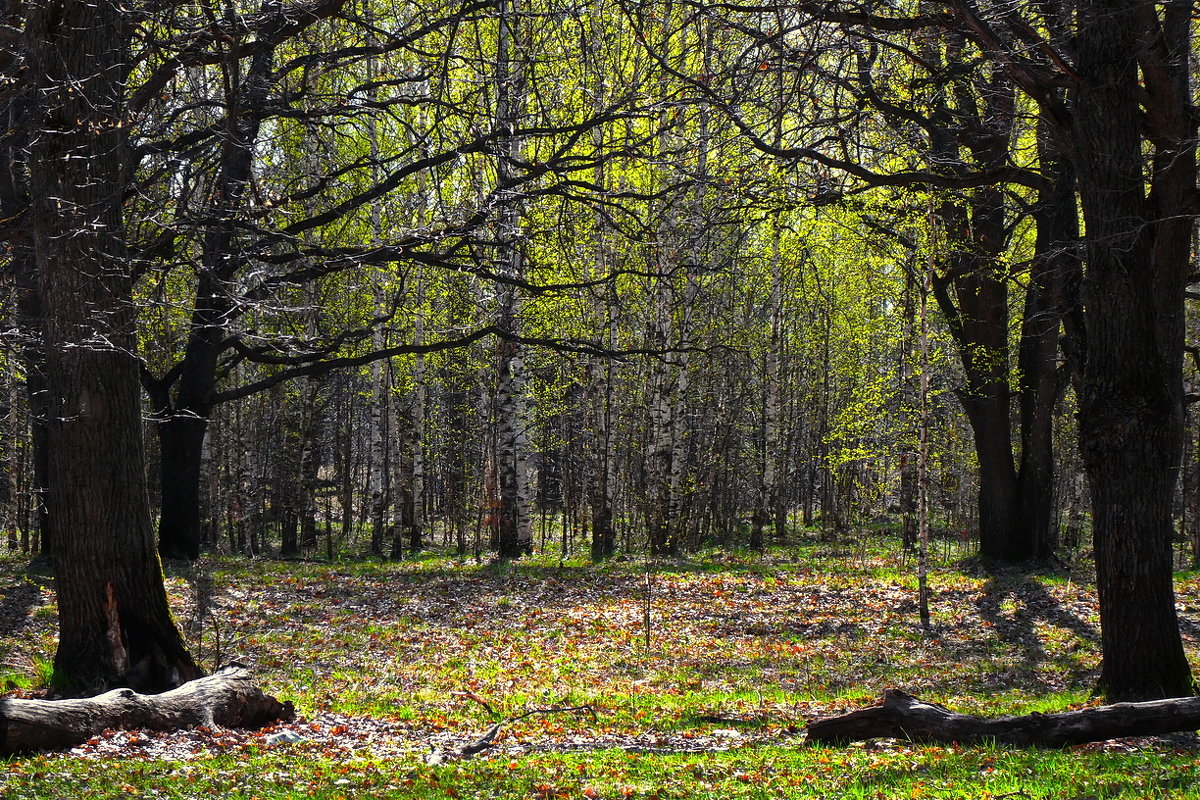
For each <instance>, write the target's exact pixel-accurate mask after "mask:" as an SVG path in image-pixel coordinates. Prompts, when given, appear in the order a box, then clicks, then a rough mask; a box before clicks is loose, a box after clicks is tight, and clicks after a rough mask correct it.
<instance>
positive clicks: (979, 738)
mask: <svg viewBox="0 0 1200 800" xmlns="http://www.w3.org/2000/svg"><path fill="white" fill-rule="evenodd" d="M1197 729H1200V697H1176V698H1171V699H1167V700H1150V701H1146V702H1140V703H1114V704H1113V705H1108V706H1099V707H1096V708H1084V709H1080V710H1078V711H1063V712H1059V713H1055V714H1040V713H1037V712H1035V713H1033V714H1025V715H1023V716H1012V717H990V718H989V717H977V716H972V715H970V714H958V713H955V712H953V711H951V710H950V709H948V708H946V707H945V706H941V705H938V704H937V703H930V702H927V701H924V700H920V699H918V698H916V697H913V696H912V695H910V694H907V693H905V692H902V691H900V690H899V689H887V690H885V691H884V693H883V702H882V703H880V704H878V705H874V706H870V707H868V708H861V709H859V710H857V711H851V712H850V713H848V714H843V715H841V716H838V717H830V718H828V719H823V720H816V721H813V722H810V723H809V724H808V729H807V730H808V741H809V742H810V743H814V744H817V743H828V744H845V743H847V742H853V741H862V740H864V739H879V738H897V739H908V740H911V741H915V742H945V743H951V742H957V743H959V744H973V743H982V742H996V743H998V744H1006V745H1015V746H1018V747H1031V746H1032V747H1067V746H1069V745H1074V744H1083V743H1085V742H1100V741H1104V740H1106V739H1116V738H1118V737H1122V736H1154V735H1157V734H1162V733H1175V732H1179V731H1195V730H1197Z"/></svg>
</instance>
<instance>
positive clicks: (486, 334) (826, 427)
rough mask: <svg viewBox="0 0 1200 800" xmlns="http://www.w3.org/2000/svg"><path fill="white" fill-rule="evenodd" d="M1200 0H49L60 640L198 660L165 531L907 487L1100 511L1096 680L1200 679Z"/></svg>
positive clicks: (651, 507) (301, 528)
mask: <svg viewBox="0 0 1200 800" xmlns="http://www.w3.org/2000/svg"><path fill="white" fill-rule="evenodd" d="M1190 9H1191V6H1190V4H1187V3H1168V4H1153V3H1143V2H1126V3H1112V4H1105V3H1098V2H1096V3H1093V2H1079V3H1077V4H1063V5H1061V7H1056V8H1054V9H1049V8H1045V7H1041V6H1036V7H1034V6H1031V7H1029V8H1023V7H1018V6H1007V5H1006V6H1003V7H1000V6H997V7H991V6H976V5H975V4H973V3H969V2H949V3H944V4H929V5H924V4H918V5H913V6H912V7H911V8H909V7H903V6H893V5H883V4H825V5H812V6H810V5H808V4H804V3H801V4H786V5H779V6H773V5H769V4H768V5H762V4H753V5H742V4H738V3H725V4H718V5H712V4H707V3H699V4H693V3H687V2H670V3H654V4H649V3H647V4H636V3H614V4H605V3H600V2H593V3H583V4H556V3H554V2H551V3H547V4H545V5H539V4H537V3H534V2H531V1H530V0H522V1H520V2H517V1H515V0H512V1H510V0H499V1H498V2H478V3H453V4H445V5H438V4H435V3H422V4H414V5H396V6H388V5H385V4H378V3H364V4H354V3H349V2H332V1H330V2H313V3H301V4H287V3H283V2H280V1H279V0H268V1H267V2H264V3H262V4H261V5H260V6H253V7H244V8H243V7H239V6H237V5H235V4H226V5H223V6H220V7H217V6H213V5H209V4H200V5H197V6H175V5H170V6H164V7H162V8H159V7H157V6H155V7H153V8H145V9H137V10H132V9H127V8H124V7H120V6H116V5H107V4H103V3H101V4H82V3H73V2H65V3H49V4H33V5H31V6H28V7H25V6H16V5H14V6H13V7H12V8H10V9H8V16H9V25H8V27H6V28H5V33H4V41H5V42H6V44H5V45H4V58H3V62H4V65H3V66H4V69H5V70H6V72H5V74H6V76H7V78H6V84H5V85H6V87H7V88H6V90H5V91H6V94H5V102H6V103H7V106H6V108H7V113H8V115H9V119H10V125H9V128H8V130H7V132H6V133H5V135H4V139H3V142H4V147H5V151H4V152H5V154H6V155H5V158H6V166H7V169H6V171H5V180H4V185H3V186H2V187H0V205H3V206H4V209H3V211H4V214H3V216H4V218H5V220H6V222H5V225H6V242H7V246H8V250H7V259H8V260H7V271H6V274H7V276H8V278H9V280H8V283H7V284H6V286H7V289H8V295H7V304H6V306H5V309H6V313H7V315H8V320H9V323H8V324H9V327H8V331H7V336H6V337H5V341H6V343H7V344H8V347H7V349H6V350H5V352H4V361H3V374H2V375H0V380H3V382H4V386H3V393H4V395H5V396H6V397H7V404H6V406H5V414H4V420H5V423H6V425H7V431H6V435H5V436H4V437H3V439H2V440H0V444H2V446H3V454H2V455H3V458H4V459H5V460H6V463H7V467H8V468H7V470H6V476H7V480H6V481H5V482H4V483H3V484H2V488H3V492H4V495H3V498H0V499H2V500H3V502H2V504H0V513H2V514H3V521H4V529H5V531H6V532H7V543H8V545H9V548H10V549H11V550H14V551H19V552H21V553H24V554H32V553H34V552H40V553H42V554H44V555H46V556H48V557H53V561H54V564H55V570H56V580H57V581H58V588H59V593H60V595H59V605H60V608H59V611H60V614H62V618H63V620H64V621H65V622H64V625H63V629H62V631H63V634H62V635H63V638H62V639H60V644H59V656H58V658H57V659H56V661H57V667H58V673H59V679H60V680H61V681H66V682H67V683H73V684H74V685H75V687H76V689H78V688H79V687H81V686H83V685H85V684H87V685H97V686H100V685H113V684H114V682H115V681H116V680H117V679H127V678H128V677H129V675H130V674H131V665H132V666H136V665H138V664H142V667H139V668H144V669H143V673H139V674H144V675H148V676H151V677H150V678H149V679H148V684H151V685H152V684H155V683H157V684H160V685H168V684H171V683H172V682H174V679H175V678H179V677H187V676H189V675H190V674H194V673H197V672H198V669H197V667H196V664H195V663H194V660H193V659H192V658H191V657H190V656H189V655H188V654H187V653H186V650H185V649H184V647H183V645H182V642H181V641H180V639H179V636H178V634H177V633H175V632H173V626H172V625H171V624H170V623H169V615H168V614H167V611H166V603H165V596H162V594H161V592H162V589H161V580H162V579H161V573H160V572H159V567H158V558H157V557H156V556H155V555H154V551H155V550H159V551H160V552H161V554H162V556H164V557H166V558H169V559H182V560H185V561H188V560H194V559H196V558H197V557H198V556H199V555H200V553H201V552H223V553H240V554H246V555H251V556H261V555H267V554H271V555H281V556H284V557H295V556H300V555H309V556H321V557H323V558H326V559H333V558H338V557H342V556H344V555H345V554H346V553H348V552H363V551H365V552H369V553H372V554H375V555H382V556H388V557H391V558H400V557H402V556H405V555H408V554H415V553H417V552H419V551H421V550H422V549H423V548H427V547H430V546H436V547H439V548H440V547H447V548H451V549H453V550H455V551H456V552H458V553H459V554H460V555H468V554H470V555H474V556H476V557H484V556H485V554H490V553H493V552H494V553H495V554H496V555H498V556H499V557H500V558H502V559H508V558H513V557H518V556H521V555H525V554H528V553H530V552H531V551H533V550H534V549H535V548H537V549H541V550H550V549H554V550H556V551H557V552H559V553H560V554H561V555H562V557H563V558H568V557H571V556H572V555H574V554H576V553H577V552H579V551H580V550H585V551H586V552H587V553H588V554H589V555H590V556H591V557H592V558H594V559H596V560H601V559H604V558H608V557H612V556H614V555H615V554H617V553H618V552H624V553H643V552H645V553H648V554H650V555H651V556H653V557H655V558H670V557H677V556H680V555H682V554H685V553H688V552H694V551H697V550H699V549H701V548H704V547H710V546H713V545H717V546H742V545H745V546H748V547H749V548H751V549H754V550H760V551H761V550H764V549H766V548H767V547H768V546H770V545H772V544H775V545H778V544H782V543H784V542H788V541H792V540H794V538H795V537H796V536H797V535H798V533H799V532H800V531H802V530H804V531H813V530H817V531H819V532H820V533H819V535H820V536H821V537H824V538H825V539H828V540H831V541H836V540H839V539H841V538H844V537H847V536H854V537H858V536H863V535H866V534H865V532H867V531H873V530H876V529H886V528H889V527H890V528H894V529H895V530H896V531H897V532H898V535H899V539H900V546H901V547H916V546H918V544H919V545H920V547H921V549H922V550H925V549H926V548H927V547H928V543H929V541H930V537H933V538H935V539H940V540H942V541H956V542H962V541H967V542H975V541H977V542H978V553H979V557H980V559H981V562H982V563H984V564H986V565H988V566H989V567H996V566H997V565H999V566H1001V567H1002V566H1004V565H1014V564H1015V565H1020V564H1029V563H1034V562H1040V563H1042V564H1047V563H1049V564H1054V563H1058V564H1066V563H1074V562H1075V560H1076V559H1077V558H1084V559H1094V564H1095V569H1096V580H1097V586H1098V589H1099V596H1098V601H1099V616H1100V622H1101V627H1102V629H1103V636H1102V638H1101V649H1102V651H1103V662H1102V664H1103V666H1102V671H1101V673H1100V675H1099V676H1098V680H1099V684H1100V686H1101V687H1102V688H1103V690H1104V691H1105V692H1106V693H1107V695H1108V696H1109V697H1110V698H1112V699H1140V698H1145V697H1161V696H1174V695H1182V694H1188V693H1190V692H1191V691H1192V681H1191V673H1190V669H1189V668H1188V664H1187V659H1186V657H1185V655H1184V650H1183V646H1182V641H1181V638H1180V634H1179V621H1178V619H1177V617H1176V611H1175V601H1174V595H1173V590H1172V569H1173V566H1174V564H1175V561H1176V559H1179V560H1180V563H1186V562H1188V561H1189V560H1190V561H1191V562H1195V561H1196V559H1197V558H1200V521H1198V520H1200V507H1198V501H1197V498H1198V497H1200V470H1198V469H1197V459H1196V457H1195V442H1196V441H1197V438H1198V436H1200V430H1198V429H1197V427H1196V425H1195V422H1194V420H1192V419H1191V417H1190V416H1188V415H1187V414H1186V413H1185V410H1186V407H1187V405H1188V403H1189V402H1190V400H1191V397H1192V395H1193V394H1194V392H1193V391H1192V390H1191V387H1192V385H1193V384H1194V382H1195V380H1196V375H1195V373H1194V370H1193V367H1194V366H1195V364H1193V363H1191V361H1189V360H1187V359H1186V358H1185V357H1186V356H1188V354H1194V352H1195V351H1194V347H1193V345H1192V342H1193V341H1194V339H1193V332H1194V329H1195V325H1196V323H1195V314H1194V313H1192V311H1191V310H1190V309H1189V308H1188V307H1187V306H1186V298H1187V297H1188V296H1189V293H1190V292H1191V289H1190V288H1189V287H1190V286H1191V281H1192V280H1193V274H1194V268H1193V253H1192V238H1193V224H1192V219H1193V216H1194V213H1195V208H1197V205H1196V201H1197V196H1196V194H1197V193H1196V179H1195V135H1194V134H1195V113H1194V109H1193V108H1192V91H1191V63H1192V50H1193V47H1192V39H1191V37H1192V34H1191V27H1190V26H1191V13H1190ZM97 10H99V11H100V12H102V13H98V12H97ZM81 431H83V433H80V432H81ZM143 433H144V438H143ZM143 442H144V446H143ZM147 476H149V477H147ZM147 487H149V491H147ZM1089 511H1090V512H1091V513H1090V514H1089V513H1088V512H1089ZM155 518H156V519H157V520H158V523H157V533H156V534H155V533H154V532H153V531H152V530H151V526H150V520H151V519H155ZM1089 545H1094V546H1092V547H1089ZM1176 545H1177V546H1178V547H1176ZM1176 549H1178V553H1176ZM110 563H111V565H113V566H119V567H120V569H117V570H116V573H120V574H119V575H115V576H114V575H105V574H102V573H103V571H104V570H108V569H110V566H108V565H110ZM925 563H926V561H925V559H922V560H921V561H920V564H921V565H922V567H921V569H922V574H921V577H922V587H921V588H922V597H923V598H926V599H927V592H926V590H927V587H926V586H925V582H924V580H923V578H924V572H923V568H924V567H923V565H924V564H925ZM97 564H100V565H101V566H100V567H99V568H98V567H97V566H96V565H97ZM97 570H99V571H97ZM130 576H134V577H130ZM106 585H107V586H109V587H110V588H109V589H108V592H109V594H108V595H107V597H108V600H107V601H105V599H104V598H105V594H104V589H103V587H104V586H106ZM64 587H72V589H75V590H78V591H70V592H67V593H66V594H63V588H64ZM111 587H116V588H115V589H114V588H111ZM114 597H116V598H117V600H118V601H119V602H118V605H119V606H120V608H121V609H122V613H125V610H126V609H130V613H131V619H133V618H135V617H136V619H137V620H139V621H137V622H121V626H122V628H121V630H122V635H123V636H126V637H127V640H126V642H125V645H124V646H123V648H117V652H115V653H114V652H108V653H107V654H104V653H101V652H100V651H103V650H104V649H105V648H106V647H107V645H103V644H100V643H101V642H102V640H103V639H104V636H105V630H106V629H107V628H106V626H108V625H109V624H110V623H108V622H106V620H107V619H109V618H110V617H106V616H105V614H108V613H110V612H109V611H105V609H107V608H109V605H111V604H112V603H113V602H114V601H113V598H114ZM106 602H107V603H108V604H109V605H106ZM146 609H149V610H146ZM100 612H104V613H100ZM143 650H144V651H145V652H146V653H148V654H149V655H145V656H144V657H143V653H142V651H143ZM92 651H97V653H98V655H96V656H95V657H94V658H93V657H92V656H91V655H90V653H91V652H92ZM81 654H89V655H86V656H85V657H83V659H82V661H83V662H84V663H85V664H86V666H84V667H79V666H78V664H79V663H80V658H81ZM72 662H74V663H75V664H76V667H75V672H74V674H73V675H72V676H71V677H69V678H68V677H64V676H66V675H67V673H68V670H67V669H66V667H67V664H68V663H72ZM1148 665H1149V666H1148Z"/></svg>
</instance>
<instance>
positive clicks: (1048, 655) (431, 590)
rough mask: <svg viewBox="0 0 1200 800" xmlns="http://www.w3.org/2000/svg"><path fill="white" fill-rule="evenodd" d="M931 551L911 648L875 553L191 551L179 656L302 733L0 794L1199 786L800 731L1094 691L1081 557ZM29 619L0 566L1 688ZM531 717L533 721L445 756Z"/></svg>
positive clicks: (35, 659) (125, 763) (1061, 703)
mask: <svg viewBox="0 0 1200 800" xmlns="http://www.w3.org/2000/svg"><path fill="white" fill-rule="evenodd" d="M941 555H942V556H943V558H944V561H943V563H941V564H939V565H938V566H937V568H936V569H935V570H934V571H933V572H932V574H931V586H932V592H933V601H932V616H933V623H934V625H933V629H932V630H931V631H929V632H926V631H923V630H922V629H921V627H920V625H919V623H918V615H917V605H916V591H915V589H916V579H915V577H914V574H913V573H914V568H913V567H914V565H913V564H912V563H911V559H906V558H903V557H901V556H900V555H899V554H898V549H897V547H896V543H895V542H894V541H893V540H890V539H886V538H880V539H878V540H869V541H859V542H857V543H856V544H853V545H836V544H820V543H816V542H809V543H806V544H798V545H795V546H791V547H786V548H779V549H776V550H773V551H772V552H771V553H770V554H768V555H766V556H758V555H754V554H747V553H727V552H721V551H709V552H705V553H702V554H699V555H696V556H694V557H690V558H687V559H679V560H658V561H653V562H649V563H647V562H644V561H642V560H641V559H630V560H624V559H619V560H614V561H611V562H609V563H606V564H603V565H598V566H597V565H591V564H590V563H587V562H586V561H585V560H580V559H566V560H560V559H558V558H557V557H551V556H544V555H543V556H535V557H531V558H528V559H525V560H522V561H518V562H515V563H513V564H477V563H475V562H474V561H472V560H469V559H468V560H463V559H456V558H454V557H450V556H446V555H439V554H430V555H427V556H424V557H422V558H420V559H416V560H409V561H404V562H399V563H391V564H383V563H379V562H374V561H346V562H338V563H319V562H298V561H273V560H254V561H247V560H243V559H228V558H212V559H206V560H204V561H202V562H201V563H200V564H198V565H197V566H196V567H195V568H188V569H181V568H172V569H171V570H170V575H169V578H168V584H169V589H170V591H171V595H172V602H173V603H174V604H175V610H176V614H177V616H178V619H179V621H180V624H181V626H182V627H183V628H184V630H185V631H186V634H187V636H188V638H189V639H190V641H191V643H192V649H193V653H195V654H196V655H197V656H198V657H199V658H200V659H201V660H202V662H203V663H204V666H205V667H207V668H213V667H215V666H217V665H219V664H220V663H225V662H227V661H230V660H238V661H241V662H243V663H246V664H249V665H252V666H253V668H254V669H255V671H256V673H257V675H258V677H259V679H260V681H261V683H262V685H263V686H264V688H266V689H267V690H268V691H270V692H271V693H273V694H275V695H277V696H278V697H280V698H281V699H291V700H293V701H294V702H295V703H296V706H297V708H298V710H299V717H298V718H297V719H296V720H295V721H293V722H290V723H287V724H285V725H280V726H276V727H273V728H269V729H267V730H263V731H253V732H250V731H228V730H215V731H209V730H188V731H179V732H175V733H167V734H158V733H153V734H151V733H145V732H137V731H110V732H107V733H106V734H105V735H103V736H99V737H96V738H95V739H93V740H92V741H90V742H88V743H86V744H84V745H82V746H80V747H78V748H75V749H74V750H71V751H70V752H68V753H61V754H49V755H38V756H31V757H23V758H18V759H13V760H11V761H9V762H7V763H6V764H5V769H4V770H3V771H2V774H0V797H3V798H8V797H13V798H16V797H38V798H52V797H63V798H67V797H129V796H142V797H163V798H218V797H220V798H225V797H229V798H245V799H246V800H249V799H250V798H264V799H265V798H292V797H329V798H358V797H363V798H366V797H381V796H394V797H463V798H467V797H479V798H484V797H486V798H534V799H535V800H553V798H580V797H582V798H591V800H595V799H596V798H639V799H641V798H645V799H646V800H668V798H693V797H694V798H705V797H713V798H718V797H719V798H732V799H734V800H737V798H759V797H829V798H876V797H879V798H892V797H944V798H952V797H953V798H959V797H963V798H965V797H971V798H987V797H991V798H1001V797H1004V798H1051V797H1053V798H1071V799H1072V800H1084V799H1085V798H1110V797H1111V798H1118V797H1120V798H1148V797H1200V742H1198V740H1197V739H1196V737H1195V736H1193V735H1191V734H1186V735H1175V736H1168V737H1147V738H1142V739H1125V740H1116V741H1112V742H1106V743H1099V744H1093V745H1085V746H1080V747H1074V748H1069V749H1065V750H1018V749H1006V748H998V747H961V748H960V747H943V746H938V747H931V746H923V745H914V744H911V743H906V742H900V741H894V740H888V741H877V742H868V743H863V744H859V745H856V746H851V747H845V748H827V747H812V746H807V745H805V744H804V742H803V729H804V725H805V722H806V720H808V719H811V718H815V717H823V716H827V715H832V714H836V713H841V712H843V711H846V710H848V709H851V708H854V707H858V706H861V705H866V704H870V703H871V702H873V701H874V700H876V699H877V698H878V697H879V696H880V694H881V692H882V690H883V689H884V688H885V687H890V686H895V687H899V688H903V689H905V690H906V691H909V692H911V693H913V694H917V695H919V696H920V697H922V698H923V699H929V700H935V701H937V702H940V703H943V704H945V705H947V706H949V707H951V708H953V709H954V710H958V711H965V712H971V713H978V714H1013V713H1027V712H1030V711H1053V710H1064V709H1067V708H1078V707H1081V706H1085V705H1089V704H1094V703H1096V702H1097V701H1095V700H1094V699H1092V698H1090V697H1089V691H1090V689H1091V686H1092V685H1093V683H1094V681H1095V678H1096V671H1097V666H1098V651H1099V631H1098V620H1097V612H1096V601H1095V594H1094V589H1093V586H1092V583H1091V580H1090V578H1089V576H1088V574H1087V569H1086V564H1083V565H1081V566H1080V567H1079V568H1076V569H1071V570H1067V569H1064V570H1062V571H1061V572H1058V573H1052V574H1032V575H1023V574H1019V573H1015V572H1014V573H1004V574H998V575H985V574H982V573H979V572H977V571H975V570H972V569H970V568H964V567H963V566H962V565H960V564H956V563H955V562H954V561H953V559H954V558H955V557H956V556H957V553H956V552H955V550H954V548H951V549H949V550H946V551H944V552H942V553H941ZM1178 591H1179V605H1180V612H1181V615H1182V618H1183V620H1184V622H1183V625H1184V635H1185V642H1186V644H1187V646H1188V648H1189V655H1190V656H1191V657H1192V661H1193V665H1195V666H1197V667H1200V638H1198V637H1200V625H1198V624H1197V620H1200V574H1194V573H1180V575H1179V578H1178ZM54 613H55V612H54V602H53V591H52V582H51V581H50V579H49V578H48V576H47V575H45V574H44V573H40V572H38V571H31V570H29V569H28V568H27V564H26V563H24V562H23V561H21V560H19V559H16V558H15V557H6V558H5V559H0V690H7V691H9V692H12V693H15V694H31V693H34V692H36V690H37V683H38V681H39V679H44V678H46V677H48V673H49V663H50V659H51V657H52V654H53V635H54ZM647 623H648V624H647ZM581 707H582V708H581ZM562 708H575V709H579V710H575V711H553V710H552V709H562ZM532 710H542V711H544V713H535V714H532V715H530V716H527V717H525V718H523V719H519V720H515V721H512V722H509V723H506V724H504V725H503V726H502V727H501V728H500V730H499V733H498V735H497V736H496V737H495V740H494V742H493V743H492V745H491V746H490V747H489V748H487V749H485V750H484V751H483V752H481V753H479V754H478V755H475V756H474V757H470V758H466V757H463V756H462V755H461V752H462V749H463V748H464V747H466V746H468V745H470V744H471V743H472V742H475V741H476V740H478V739H479V738H480V737H481V736H482V735H483V734H484V733H485V732H486V731H488V730H489V728H490V727H491V726H492V725H493V723H495V722H497V721H500V720H505V719H510V718H514V717H517V716H519V715H521V714H524V713H525V712H528V711H532Z"/></svg>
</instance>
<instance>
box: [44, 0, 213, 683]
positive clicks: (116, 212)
mask: <svg viewBox="0 0 1200 800" xmlns="http://www.w3.org/2000/svg"><path fill="white" fill-rule="evenodd" d="M128 14H129V12H127V11H126V9H125V8H124V7H122V6H121V5H120V4H118V3H115V2H108V1H107V0H101V1H100V2H78V1H77V0H63V2H59V3H49V2H47V3H36V4H33V5H32V6H31V7H30V10H29V16H28V25H27V39H28V42H29V45H28V47H29V62H30V69H29V72H30V74H31V75H35V76H37V78H36V80H37V88H38V92H37V97H38V100H37V106H36V108H35V109H34V111H33V113H34V115H35V116H34V119H35V121H36V124H37V126H38V130H39V131H40V135H39V136H37V137H35V141H34V142H33V143H32V144H31V145H30V158H29V181H30V196H31V198H32V202H31V209H30V224H31V228H32V230H33V244H34V253H35V260H34V265H35V268H36V273H37V276H38V280H39V288H40V290H41V298H42V302H43V308H44V309H45V321H44V327H43V336H44V342H43V344H44V348H45V354H46V361H45V388H46V394H47V398H48V404H49V409H48V412H49V420H48V425H47V434H48V437H47V438H48V445H49V448H48V449H49V460H48V463H47V482H48V485H49V487H50V494H49V497H48V503H47V507H48V512H49V515H50V516H49V522H50V528H51V529H52V530H53V531H54V535H55V538H54V555H55V558H54V566H55V588H56V590H57V594H58V608H59V643H58V651H57V653H56V655H55V659H54V665H55V670H56V680H57V681H58V682H59V684H60V686H61V687H62V688H63V689H65V690H66V691H68V692H70V693H75V694H93V693H95V692H97V691H101V690H103V689H107V688H110V687H113V686H131V687H133V688H136V689H143V690H152V691H155V690H162V689H168V688H172V687H174V686H177V685H179V684H180V683H182V682H183V681H185V680H188V679H191V678H194V677H196V676H197V675H198V674H199V670H198V669H197V668H196V665H195V663H194V662H193V661H192V659H191V657H190V656H189V655H188V653H187V649H186V647H185V646H184V643H183V640H182V638H181V637H180V635H179V631H178V629H177V628H176V627H175V623H174V621H173V620H172V618H171V613H170V610H169V608H168V606H167V595H166V591H165V589H164V587H163V582H162V571H161V567H160V564H159V561H158V556H157V553H156V550H155V546H154V539H153V534H152V531H151V523H150V509H149V500H148V498H147V493H146V479H145V471H144V461H143V459H144V454H143V452H144V451H143V447H142V416H141V397H140V394H141V391H140V388H139V382H138V361H137V353H136V350H137V336H136V326H135V321H134V305H133V289H132V278H131V271H130V269H129V263H128V256H127V252H126V247H125V241H124V220H123V216H122V205H123V197H122V187H123V186H124V185H125V183H124V174H123V170H124V168H125V166H126V165H127V164H128V162H129V154H128V146H127V141H126V130H127V125H126V120H125V113H126V110H125V103H124V94H125V80H126V77H127V75H128V72H129V69H130V64H129V54H128V39H127V36H128V30H129V23H130V19H129V16H128Z"/></svg>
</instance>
